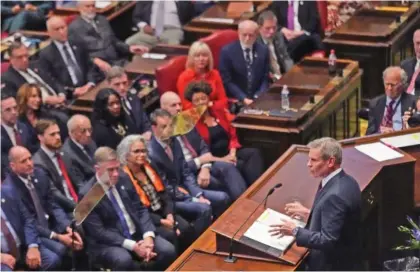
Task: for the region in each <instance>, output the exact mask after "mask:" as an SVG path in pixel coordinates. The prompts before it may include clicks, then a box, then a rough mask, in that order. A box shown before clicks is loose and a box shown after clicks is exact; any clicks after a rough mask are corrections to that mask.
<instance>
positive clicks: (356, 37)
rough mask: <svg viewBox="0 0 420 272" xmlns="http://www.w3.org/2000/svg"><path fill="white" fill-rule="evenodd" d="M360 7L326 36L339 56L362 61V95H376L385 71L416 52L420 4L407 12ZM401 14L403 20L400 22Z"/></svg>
mask: <svg viewBox="0 0 420 272" xmlns="http://www.w3.org/2000/svg"><path fill="white" fill-rule="evenodd" d="M396 10H397V11H392V10H391V11H389V10H384V9H382V10H360V11H359V12H357V13H356V14H355V15H354V16H353V17H352V18H350V19H349V20H348V21H347V22H346V23H345V24H343V25H342V26H341V27H339V28H338V29H337V30H335V32H333V34H332V35H331V36H330V37H328V38H326V39H324V43H325V45H326V47H327V49H328V51H329V50H330V49H335V52H336V55H337V57H338V58H344V59H353V60H357V61H359V65H360V68H362V69H363V77H362V90H363V91H362V96H363V98H366V99H368V98H373V97H375V96H377V95H380V94H382V93H383V90H384V86H383V82H382V72H383V71H384V70H385V68H386V67H388V66H391V65H399V64H400V62H401V61H402V60H404V59H406V58H408V57H410V56H412V55H413V33H414V31H415V30H416V29H417V28H418V26H419V25H420V4H419V3H415V4H413V5H412V6H411V7H410V8H408V7H407V8H405V10H406V11H405V12H404V11H401V9H400V8H398V7H397V9H396ZM397 18H400V20H401V23H396V20H397Z"/></svg>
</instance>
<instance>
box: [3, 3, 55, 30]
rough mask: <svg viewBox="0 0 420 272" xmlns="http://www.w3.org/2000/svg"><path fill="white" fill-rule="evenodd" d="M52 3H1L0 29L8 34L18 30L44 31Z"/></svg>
mask: <svg viewBox="0 0 420 272" xmlns="http://www.w3.org/2000/svg"><path fill="white" fill-rule="evenodd" d="M53 7H54V1H1V20H2V22H1V25H2V26H1V29H2V31H6V32H9V33H13V32H16V31H18V30H23V29H30V30H39V29H42V30H43V29H45V20H46V19H47V14H48V13H49V12H50V11H51V10H52V9H53Z"/></svg>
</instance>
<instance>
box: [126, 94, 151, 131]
mask: <svg viewBox="0 0 420 272" xmlns="http://www.w3.org/2000/svg"><path fill="white" fill-rule="evenodd" d="M127 101H128V103H130V106H131V111H130V113H131V114H130V117H131V118H132V119H133V121H134V123H135V125H136V127H137V130H138V133H141V134H143V133H145V132H147V131H150V129H151V125H150V121H149V118H148V117H147V114H146V111H145V110H144V108H143V104H142V103H141V100H140V98H139V97H138V96H137V95H136V94H132V93H130V92H128V94H127Z"/></svg>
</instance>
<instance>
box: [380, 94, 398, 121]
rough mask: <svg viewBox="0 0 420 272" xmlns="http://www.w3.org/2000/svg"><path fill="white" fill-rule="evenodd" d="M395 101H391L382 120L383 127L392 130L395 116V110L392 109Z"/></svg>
mask: <svg viewBox="0 0 420 272" xmlns="http://www.w3.org/2000/svg"><path fill="white" fill-rule="evenodd" d="M394 103H395V100H391V102H389V104H388V106H387V107H386V112H385V115H384V117H383V119H382V126H383V127H389V128H392V117H393V116H394V113H395V110H396V109H395V110H394V109H393V108H392V107H393V106H394Z"/></svg>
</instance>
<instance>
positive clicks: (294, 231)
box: [292, 227, 299, 237]
mask: <svg viewBox="0 0 420 272" xmlns="http://www.w3.org/2000/svg"><path fill="white" fill-rule="evenodd" d="M298 231H299V227H296V228H294V229H293V230H292V234H293V236H295V237H296V234H297V233H298Z"/></svg>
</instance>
